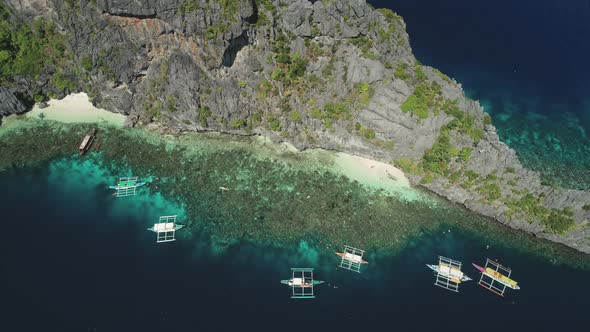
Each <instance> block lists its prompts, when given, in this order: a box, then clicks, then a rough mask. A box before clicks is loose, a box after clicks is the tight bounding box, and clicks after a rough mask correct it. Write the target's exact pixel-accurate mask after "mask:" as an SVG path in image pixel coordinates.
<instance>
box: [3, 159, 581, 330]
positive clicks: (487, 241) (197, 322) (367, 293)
mask: <svg viewBox="0 0 590 332" xmlns="http://www.w3.org/2000/svg"><path fill="white" fill-rule="evenodd" d="M75 159H77V158H75ZM114 179H115V177H114V176H113V174H106V173H104V171H101V170H100V169H99V168H96V167H94V166H93V164H92V163H82V164H80V163H79V162H72V161H68V159H66V160H61V161H59V160H58V161H56V162H52V163H50V164H48V165H47V166H43V167H39V168H36V169H16V170H12V171H9V172H5V173H1V174H0V198H1V200H0V202H1V203H0V212H1V213H2V226H3V236H2V241H0V294H1V296H0V308H2V315H1V317H2V324H3V328H2V331H11V332H12V331H146V332H147V331H236V330H246V331H301V330H309V331H359V330H363V331H373V330H397V331H430V330H432V329H440V330H443V331H447V330H449V331H450V330H453V331H473V330H474V329H477V330H479V331H481V330H483V331H487V330H490V331H491V330H497V329H498V327H499V326H500V327H502V330H503V331H533V330H535V331H548V330H549V329H559V330H561V331H566V330H567V331H574V330H576V329H578V328H580V327H582V326H584V324H585V323H586V321H587V319H586V318H585V317H586V316H585V314H587V311H588V309H587V301H588V298H590V286H589V285H588V280H589V278H590V271H589V270H587V269H586V270H585V269H581V268H579V267H573V266H572V265H569V264H568V265H563V264H560V263H562V262H559V261H558V262H557V264H554V263H555V259H557V260H559V259H561V258H550V259H547V258H543V257H542V256H539V255H536V254H538V253H537V252H534V250H533V249H526V248H523V247H522V246H523V243H524V242H522V239H523V238H522V237H523V236H526V235H525V234H522V233H520V235H519V236H520V237H512V236H509V235H510V233H513V232H514V231H511V230H509V229H507V228H500V226H498V227H497V228H498V229H499V230H494V231H493V234H491V233H487V232H481V231H480V232H477V231H473V230H469V229H467V228H463V227H462V226H461V225H462V224H465V225H467V224H477V223H490V222H491V221H487V220H484V219H481V218H476V217H475V216H470V214H466V213H461V214H457V216H463V218H464V219H463V220H454V219H456V218H452V219H453V220H451V219H449V220H443V221H442V225H441V227H440V230H439V231H434V232H429V233H427V234H425V235H424V236H421V237H419V238H416V239H414V240H412V241H411V242H410V243H409V244H408V246H407V247H406V248H405V249H404V250H403V251H402V252H401V253H398V254H395V255H385V254H376V253H375V252H371V251H370V252H368V253H367V255H366V257H367V259H368V260H369V261H370V263H369V265H368V266H367V267H364V268H363V270H362V273H361V274H356V273H354V272H350V271H347V270H342V269H339V268H337V267H336V266H337V264H338V263H339V259H338V257H337V256H336V255H335V254H331V253H330V254H321V253H319V251H318V250H315V249H314V248H308V247H307V246H306V245H305V242H304V241H305V238H302V239H301V241H302V242H301V243H300V245H299V246H298V247H293V248H280V247H269V246H262V245H256V244H253V243H247V242H243V243H237V244H235V245H233V246H230V247H229V248H228V249H226V250H218V249H216V248H215V247H214V245H212V244H211V241H210V240H209V237H208V236H205V235H203V234H198V233H192V234H191V231H190V230H186V229H185V230H181V231H179V232H178V233H177V239H178V240H177V241H176V242H171V243H164V244H156V243H155V236H154V234H153V233H151V232H149V231H148V230H147V228H148V227H150V226H152V225H153V223H154V222H155V220H157V218H158V216H160V215H168V214H177V213H178V214H179V215H180V216H179V218H180V220H182V219H183V218H184V216H182V207H179V206H178V205H177V204H176V203H174V202H168V201H166V199H164V198H162V197H161V196H159V195H157V194H156V195H153V194H149V192H146V191H145V190H144V191H143V192H140V194H139V195H137V196H133V197H127V198H119V199H117V198H115V197H113V196H112V195H111V192H110V191H109V190H108V189H107V187H108V185H109V184H110V183H111V182H113V181H114ZM212 208H213V209H214V208H215V207H212ZM437 211H438V210H436V209H435V210H433V213H436V212H437ZM442 215H445V216H448V215H449V214H448V213H445V214H442V213H441V216H442ZM209 217H210V216H208V215H202V216H198V218H203V219H204V220H207V219H208V218H209ZM408 222H412V220H408ZM447 222H448V224H447ZM484 229H486V228H484ZM502 238H505V239H508V238H511V239H512V240H507V241H501V240H499V239H502ZM519 239H520V240H519ZM525 242H526V241H525ZM316 249H317V248H316ZM556 249H557V247H556ZM544 250H546V249H544ZM558 251H561V252H562V254H561V256H560V255H557V256H554V255H552V254H551V253H550V252H551V250H550V251H549V255H550V256H553V257H562V258H563V257H568V256H567V255H568V254H567V253H568V252H570V253H571V254H572V255H574V254H573V252H571V251H567V250H566V251H563V250H558ZM563 252H565V254H566V256H563ZM439 254H442V255H445V256H448V257H452V258H455V259H459V260H461V261H463V263H464V268H463V270H464V271H465V273H467V275H469V276H470V277H471V278H478V276H479V275H478V273H477V271H476V270H475V269H474V268H473V267H472V266H471V263H472V262H475V263H480V264H483V262H484V261H485V258H486V257H490V258H493V259H498V260H500V261H501V262H502V263H504V264H506V265H508V266H510V267H511V268H513V269H514V272H513V274H512V277H513V278H514V279H515V280H517V281H518V282H519V285H521V288H522V289H521V290H519V291H508V292H507V293H506V297H505V298H500V297H498V296H496V295H494V294H492V293H489V292H488V291H486V290H484V289H482V288H480V287H479V286H478V285H477V284H476V283H475V282H473V281H470V282H466V283H463V284H462V285H461V288H460V293H451V292H449V291H446V290H443V289H441V288H438V287H435V286H434V285H433V282H434V275H433V273H432V272H431V271H430V270H429V269H427V268H426V266H425V264H432V263H436V257H437V255H439ZM572 257H576V256H575V255H574V256H572ZM582 261H585V265H586V268H587V267H588V266H589V265H590V264H588V263H589V262H588V258H587V257H586V258H584V259H581V260H580V263H582ZM290 267H314V268H315V269H316V270H315V274H316V279H318V280H324V281H326V283H325V284H323V285H320V286H317V287H316V295H317V298H316V299H311V300H301V299H299V300H297V299H291V298H290V295H291V294H290V289H289V288H288V287H287V286H285V285H282V284H281V283H280V280H281V279H288V278H289V277H290V270H289V269H290Z"/></svg>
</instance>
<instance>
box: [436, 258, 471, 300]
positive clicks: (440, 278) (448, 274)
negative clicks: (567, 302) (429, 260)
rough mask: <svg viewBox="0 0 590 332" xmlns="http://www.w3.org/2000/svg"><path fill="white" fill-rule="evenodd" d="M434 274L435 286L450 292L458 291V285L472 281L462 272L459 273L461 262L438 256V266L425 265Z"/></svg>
mask: <svg viewBox="0 0 590 332" xmlns="http://www.w3.org/2000/svg"><path fill="white" fill-rule="evenodd" d="M426 266H428V267H429V268H430V269H431V270H433V271H434V272H435V273H436V282H435V283H434V284H435V285H436V286H439V287H442V288H445V289H448V290H451V291H453V292H458V291H459V284H460V283H462V282H465V281H469V280H472V279H471V278H469V277H468V276H467V275H466V274H465V273H463V271H461V262H459V261H455V260H452V259H450V258H446V257H443V256H438V265H434V264H426Z"/></svg>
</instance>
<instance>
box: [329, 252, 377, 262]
mask: <svg viewBox="0 0 590 332" xmlns="http://www.w3.org/2000/svg"><path fill="white" fill-rule="evenodd" d="M336 255H338V256H340V257H341V258H344V253H343V252H337V253H336ZM355 263H356V262H355ZM358 263H361V264H369V262H367V261H366V260H364V259H361V260H360V262H358Z"/></svg>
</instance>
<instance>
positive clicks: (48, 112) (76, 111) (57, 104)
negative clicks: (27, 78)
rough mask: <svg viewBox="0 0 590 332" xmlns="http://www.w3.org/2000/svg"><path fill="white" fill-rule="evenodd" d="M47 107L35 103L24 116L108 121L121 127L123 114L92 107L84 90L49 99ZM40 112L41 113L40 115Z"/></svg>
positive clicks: (88, 121) (74, 120) (70, 120)
mask: <svg viewBox="0 0 590 332" xmlns="http://www.w3.org/2000/svg"><path fill="white" fill-rule="evenodd" d="M47 105H48V106H47V107H45V108H43V109H41V108H39V104H35V106H33V109H32V110H31V111H30V112H28V113H27V114H26V115H25V116H26V117H28V118H41V117H43V119H46V120H54V121H59V122H65V123H93V122H102V123H108V124H110V125H113V126H116V127H123V123H124V122H125V116H124V115H122V114H116V113H112V112H109V111H107V110H104V109H100V108H97V107H94V105H92V103H91V102H90V101H89V100H88V95H87V94H86V93H84V92H80V93H75V94H71V95H68V96H66V97H65V98H63V99H61V100H56V99H50V100H49V101H48V102H47ZM41 114H43V115H42V116H41Z"/></svg>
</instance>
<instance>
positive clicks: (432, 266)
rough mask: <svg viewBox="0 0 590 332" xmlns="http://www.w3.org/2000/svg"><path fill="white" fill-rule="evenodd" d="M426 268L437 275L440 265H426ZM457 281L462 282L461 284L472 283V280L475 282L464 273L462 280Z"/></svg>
mask: <svg viewBox="0 0 590 332" xmlns="http://www.w3.org/2000/svg"><path fill="white" fill-rule="evenodd" d="M426 266H428V268H430V269H431V270H433V271H434V272H435V273H439V269H438V265H434V264H426ZM443 275H444V274H443ZM449 278H451V276H449ZM457 280H460V281H461V282H464V281H470V280H473V279H471V278H469V277H468V276H467V275H466V274H465V273H463V276H462V277H461V279H457Z"/></svg>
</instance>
